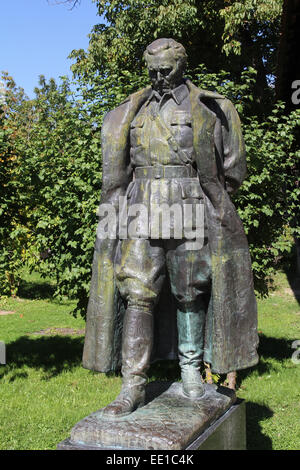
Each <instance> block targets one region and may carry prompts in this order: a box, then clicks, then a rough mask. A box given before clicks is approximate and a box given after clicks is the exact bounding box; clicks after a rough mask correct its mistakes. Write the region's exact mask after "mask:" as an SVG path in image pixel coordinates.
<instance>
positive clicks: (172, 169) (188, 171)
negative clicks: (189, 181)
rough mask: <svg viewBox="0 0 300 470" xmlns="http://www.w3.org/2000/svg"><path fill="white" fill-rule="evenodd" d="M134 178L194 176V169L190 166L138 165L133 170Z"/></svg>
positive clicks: (195, 174)
mask: <svg viewBox="0 0 300 470" xmlns="http://www.w3.org/2000/svg"><path fill="white" fill-rule="evenodd" d="M134 173H135V177H136V178H138V179H139V178H149V179H162V178H195V177H196V176H197V172H196V170H195V169H194V168H193V167H192V166H190V165H186V166H179V165H177V166H169V165H165V166H164V165H160V166H139V167H137V168H135V170H134Z"/></svg>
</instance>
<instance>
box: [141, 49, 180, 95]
mask: <svg viewBox="0 0 300 470" xmlns="http://www.w3.org/2000/svg"><path fill="white" fill-rule="evenodd" d="M148 72H149V76H150V79H151V82H152V86H153V88H154V90H156V91H157V92H158V93H159V94H160V95H163V94H164V93H168V92H169V91H170V90H172V89H173V88H176V87H177V86H178V85H179V84H180V82H181V81H182V77H183V68H182V67H180V65H179V62H178V61H177V60H176V59H175V58H174V54H173V51H172V49H167V50H164V51H161V52H160V53H158V54H155V55H153V56H150V57H149V59H148Z"/></svg>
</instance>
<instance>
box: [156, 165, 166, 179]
mask: <svg viewBox="0 0 300 470" xmlns="http://www.w3.org/2000/svg"><path fill="white" fill-rule="evenodd" d="M163 176H164V167H163V166H157V167H155V176H154V178H155V179H156V180H160V179H161V178H163Z"/></svg>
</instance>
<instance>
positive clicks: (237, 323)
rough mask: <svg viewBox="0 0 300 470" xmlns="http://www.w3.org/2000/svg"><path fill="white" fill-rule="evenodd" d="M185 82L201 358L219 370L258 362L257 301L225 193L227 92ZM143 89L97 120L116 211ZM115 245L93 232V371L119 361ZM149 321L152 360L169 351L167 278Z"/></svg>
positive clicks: (234, 117)
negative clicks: (207, 260)
mask: <svg viewBox="0 0 300 470" xmlns="http://www.w3.org/2000/svg"><path fill="white" fill-rule="evenodd" d="M186 84H187V86H188V89H189V93H190V100H191V116H192V128H193V142H194V152H195V159H196V164H197V171H198V177H199V181H200V185H201V188H202V192H203V195H204V208H205V217H206V223H207V230H208V240H209V248H210V253H211V261H212V286H211V298H210V302H209V307H208V312H207V316H206V327H205V348H204V361H206V362H209V363H210V364H211V368H212V370H213V371H214V372H216V373H227V372H229V371H233V370H238V369H244V368H247V367H250V366H253V365H255V364H256V363H257V362H258V356H257V351H256V349H257V345H258V336H257V307H256V299H255V295H254V289H253V280H252V270H251V260H250V255H249V248H248V243H247V239H246V236H245V233H244V230H243V226H242V223H241V220H240V218H239V216H238V214H237V212H236V209H235V207H234V205H233V204H232V202H231V199H230V196H229V194H230V193H231V192H233V191H235V190H236V189H237V188H238V187H239V186H240V185H241V183H242V181H243V179H244V177H245V175H246V161H245V150H244V141H243V137H242V133H241V126H240V120H239V117H238V114H237V112H236V110H235V108H234V106H233V105H232V103H231V102H230V101H229V100H228V99H226V98H224V97H223V96H221V95H219V94H217V93H213V92H208V91H204V90H201V89H199V88H197V87H196V86H194V85H193V84H192V83H191V82H190V81H189V80H186ZM151 91H152V89H151V87H147V88H145V89H143V90H140V91H138V92H137V93H134V94H133V95H131V96H129V97H128V98H127V100H126V101H124V102H123V103H122V104H121V105H120V106H118V107H117V108H116V109H114V110H112V111H110V112H109V113H108V114H107V115H106V117H105V119H104V122H103V126H102V159H103V182H102V194H101V203H111V204H113V205H114V206H115V207H116V210H117V207H118V199H119V196H123V195H125V193H126V190H127V188H128V185H129V184H130V182H131V181H132V175H133V170H132V167H131V164H130V155H129V150H130V141H129V132H130V125H131V123H132V121H133V119H134V117H135V116H136V114H137V112H138V111H139V109H140V108H141V106H142V104H143V103H144V102H145V101H146V100H147V98H148V97H149V96H150V93H151ZM117 244H118V240H110V239H98V238H97V239H96V244H95V251H94V259H93V272H92V281H91V289H90V299H89V304H88V310H87V322H86V336H85V344H84V351H83V366H84V367H85V368H88V369H92V370H96V371H100V372H108V371H111V370H116V369H118V368H119V367H120V365H121V335H122V322H123V315H124V311H125V305H124V303H123V301H122V299H121V297H120V295H119V292H118V290H117V288H116V284H115V272H114V259H115V252H116V247H117ZM137 267H138V263H137ZM154 324H155V331H154V348H153V359H174V358H176V357H177V338H176V335H177V331H176V311H175V306H174V305H173V304H172V299H171V297H170V289H169V286H168V280H167V281H166V286H165V287H164V289H163V294H162V295H161V298H160V300H159V303H158V305H157V308H156V312H155V315H154Z"/></svg>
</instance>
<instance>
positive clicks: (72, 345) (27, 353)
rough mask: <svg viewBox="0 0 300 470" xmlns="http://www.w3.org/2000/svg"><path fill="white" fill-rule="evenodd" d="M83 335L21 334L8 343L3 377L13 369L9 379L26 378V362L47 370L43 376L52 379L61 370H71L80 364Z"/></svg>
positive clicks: (45, 378) (33, 366)
mask: <svg viewBox="0 0 300 470" xmlns="http://www.w3.org/2000/svg"><path fill="white" fill-rule="evenodd" d="M83 341H84V339H83V337H76V338H72V337H69V336H50V337H45V336H43V337H42V338H37V339H32V338H29V337H27V336H22V337H20V338H18V339H17V340H16V341H14V342H12V343H10V344H8V345H7V348H6V361H7V365H6V366H5V367H4V369H3V371H2V374H1V375H0V378H2V377H3V376H4V375H7V374H10V373H11V372H13V374H12V376H11V377H10V381H11V382H12V381H14V380H16V379H17V378H19V377H23V378H25V376H27V373H26V372H23V371H20V369H22V367H23V366H28V367H31V368H34V369H42V370H43V371H44V373H45V374H44V377H43V379H44V380H49V379H51V378H52V377H55V376H57V375H58V374H60V373H61V372H64V371H69V370H72V369H73V368H74V367H77V366H79V365H80V364H81V358H82V351H83Z"/></svg>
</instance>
